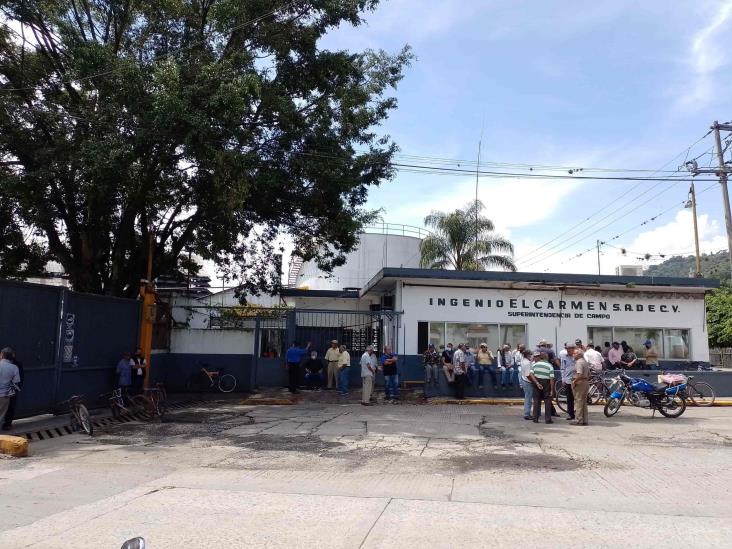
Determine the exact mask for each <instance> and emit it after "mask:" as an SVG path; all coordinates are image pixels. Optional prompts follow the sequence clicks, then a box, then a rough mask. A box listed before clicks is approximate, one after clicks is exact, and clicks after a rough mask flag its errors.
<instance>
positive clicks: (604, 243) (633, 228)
mask: <svg viewBox="0 0 732 549" xmlns="http://www.w3.org/2000/svg"><path fill="white" fill-rule="evenodd" d="M713 187H714V184H712V185H709V186H708V187H705V188H704V189H702V190H701V191H699V192H698V193H697V195H699V194H701V193H704V192H706V191H708V190H710V189H711V188H713ZM680 204H682V205H683V204H686V201H685V200H684V201H683V202H681V203H680ZM678 206H679V203H675V204H674V205H673V206H671V207H670V208H667V209H665V210H663V211H661V212H659V213H657V214H656V215H654V216H653V217H649V218H648V219H646V220H644V221H642V222H641V223H639V224H638V225H634V226H633V227H630V228H629V229H627V230H625V231H623V232H621V233H618V234H616V235H615V236H613V237H612V238H609V239H607V240H606V241H600V245H601V246H604V245H606V244H607V243H608V242H612V241H613V240H617V239H618V238H620V237H622V236H624V235H626V234H628V233H629V232H631V231H634V230H635V229H637V228H640V227H643V226H645V225H647V224H648V223H652V222H653V221H655V220H656V219H658V218H659V217H661V216H663V215H665V214H667V213H668V212H670V211H671V210H674V209H676V208H678ZM595 249H596V246H591V247H589V248H587V249H586V250H584V251H582V252H580V253H578V254H576V255H573V256H572V257H570V258H568V259H566V260H564V261H562V262H560V263H558V265H564V264H565V263H567V261H571V260H573V259H577V258H579V257H582V256H583V255H585V254H587V253H589V252H592V251H595ZM545 259H546V258H545ZM547 269H548V268H547Z"/></svg>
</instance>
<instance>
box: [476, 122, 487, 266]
mask: <svg viewBox="0 0 732 549" xmlns="http://www.w3.org/2000/svg"><path fill="white" fill-rule="evenodd" d="M484 129H485V113H483V122H481V124H480V139H478V162H477V163H476V165H475V253H476V257H475V259H476V262H477V260H478V256H477V253H478V181H480V149H481V147H482V145H483V130H484ZM475 267H476V268H477V267H478V265H476V266H475Z"/></svg>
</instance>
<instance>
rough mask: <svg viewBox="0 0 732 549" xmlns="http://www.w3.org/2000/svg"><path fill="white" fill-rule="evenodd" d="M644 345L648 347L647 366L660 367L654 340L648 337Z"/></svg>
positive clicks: (651, 367)
mask: <svg viewBox="0 0 732 549" xmlns="http://www.w3.org/2000/svg"><path fill="white" fill-rule="evenodd" d="M643 346H644V347H645V348H646V368H649V369H658V349H656V346H655V345H654V344H653V341H651V340H650V339H646V342H645V343H644V344H643Z"/></svg>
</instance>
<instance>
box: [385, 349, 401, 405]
mask: <svg viewBox="0 0 732 549" xmlns="http://www.w3.org/2000/svg"><path fill="white" fill-rule="evenodd" d="M381 369H382V370H383V372H384V393H385V395H384V397H385V398H386V400H387V401H390V402H396V401H397V400H399V374H398V373H397V355H396V354H394V353H392V352H391V347H388V346H387V347H384V354H382V355H381Z"/></svg>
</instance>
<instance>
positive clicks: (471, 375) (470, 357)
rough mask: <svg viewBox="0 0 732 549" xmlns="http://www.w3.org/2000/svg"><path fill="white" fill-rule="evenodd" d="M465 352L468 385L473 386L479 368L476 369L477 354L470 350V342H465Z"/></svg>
mask: <svg viewBox="0 0 732 549" xmlns="http://www.w3.org/2000/svg"><path fill="white" fill-rule="evenodd" d="M463 353H464V354H465V370H466V372H465V373H466V374H467V375H466V378H465V381H466V383H467V385H469V386H471V387H472V386H473V381H475V375H476V372H477V370H476V369H475V354H474V353H473V351H471V350H470V343H463Z"/></svg>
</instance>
